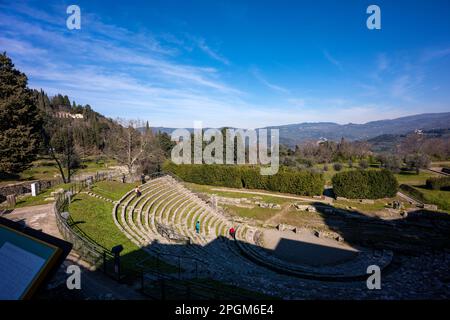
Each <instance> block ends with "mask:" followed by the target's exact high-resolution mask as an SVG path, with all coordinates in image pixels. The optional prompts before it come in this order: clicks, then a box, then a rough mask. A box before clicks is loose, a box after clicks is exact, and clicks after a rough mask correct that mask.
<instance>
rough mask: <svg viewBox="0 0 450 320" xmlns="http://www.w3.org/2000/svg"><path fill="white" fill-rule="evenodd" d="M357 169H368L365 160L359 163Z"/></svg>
mask: <svg viewBox="0 0 450 320" xmlns="http://www.w3.org/2000/svg"><path fill="white" fill-rule="evenodd" d="M359 167H360V168H361V169H367V168H368V167H369V163H368V162H367V161H366V160H361V161H360V162H359Z"/></svg>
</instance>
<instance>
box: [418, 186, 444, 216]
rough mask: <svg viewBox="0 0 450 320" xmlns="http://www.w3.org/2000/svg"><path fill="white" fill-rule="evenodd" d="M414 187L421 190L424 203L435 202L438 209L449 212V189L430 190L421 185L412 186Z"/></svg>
mask: <svg viewBox="0 0 450 320" xmlns="http://www.w3.org/2000/svg"><path fill="white" fill-rule="evenodd" d="M414 188H416V189H417V190H419V191H420V192H422V194H423V195H424V198H425V202H426V203H428V204H435V205H437V206H438V209H440V210H446V211H447V212H450V191H444V190H430V189H426V188H425V187H423V186H420V187H419V186H414Z"/></svg>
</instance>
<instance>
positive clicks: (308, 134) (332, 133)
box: [269, 112, 450, 146]
mask: <svg viewBox="0 0 450 320" xmlns="http://www.w3.org/2000/svg"><path fill="white" fill-rule="evenodd" d="M449 127H450V112H445V113H425V114H418V115H414V116H408V117H401V118H397V119H392V120H379V121H371V122H367V123H364V124H353V123H349V124H344V125H340V124H337V123H330V122H318V123H300V124H291V125H285V126H275V127H269V128H277V129H279V130H280V142H281V143H284V144H286V145H289V146H293V145H295V144H297V143H299V142H302V141H305V140H317V139H320V138H326V139H328V140H339V139H340V138H341V137H344V138H346V139H348V140H367V139H370V138H373V137H377V136H382V135H392V134H394V135H398V134H406V133H408V132H411V131H414V130H416V129H421V130H433V129H443V128H449Z"/></svg>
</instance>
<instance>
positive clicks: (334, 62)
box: [323, 50, 344, 71]
mask: <svg viewBox="0 0 450 320" xmlns="http://www.w3.org/2000/svg"><path fill="white" fill-rule="evenodd" d="M323 55H324V57H325V59H327V60H328V61H329V62H330V63H332V64H334V65H335V66H336V67H337V68H338V69H339V70H341V71H343V70H344V68H343V67H342V64H341V62H340V61H338V60H337V59H336V58H334V57H333V56H332V55H331V54H330V53H329V52H328V51H327V50H324V51H323Z"/></svg>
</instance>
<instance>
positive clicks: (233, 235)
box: [230, 227, 236, 240]
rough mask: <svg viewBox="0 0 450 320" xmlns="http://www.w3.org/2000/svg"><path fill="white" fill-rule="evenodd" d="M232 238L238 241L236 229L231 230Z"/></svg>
mask: <svg viewBox="0 0 450 320" xmlns="http://www.w3.org/2000/svg"><path fill="white" fill-rule="evenodd" d="M230 237H231V238H233V239H234V240H236V230H235V229H234V227H231V228H230Z"/></svg>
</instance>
